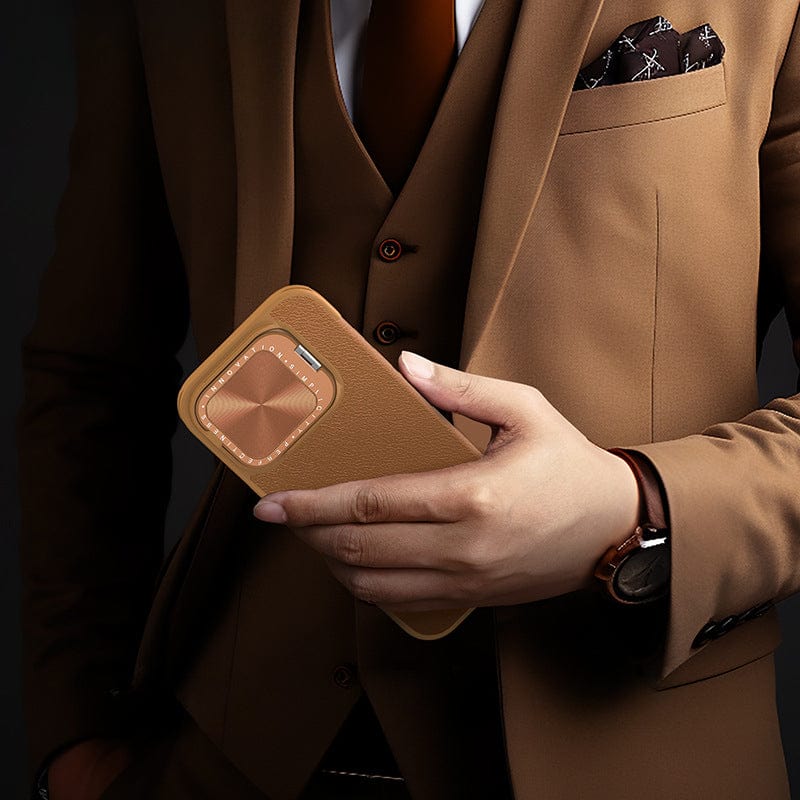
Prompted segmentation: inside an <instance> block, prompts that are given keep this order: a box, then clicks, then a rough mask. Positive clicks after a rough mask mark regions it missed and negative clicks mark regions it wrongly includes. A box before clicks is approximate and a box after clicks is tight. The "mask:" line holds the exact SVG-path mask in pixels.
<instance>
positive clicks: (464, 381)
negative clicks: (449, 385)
mask: <svg viewBox="0 0 800 800" xmlns="http://www.w3.org/2000/svg"><path fill="white" fill-rule="evenodd" d="M453 391H454V392H455V394H456V397H457V398H458V399H459V400H462V401H470V400H473V399H475V396H476V394H477V384H476V381H475V380H474V379H473V378H472V376H471V375H470V374H469V373H467V372H464V373H461V374H459V376H458V377H457V378H456V381H455V385H454V386H453Z"/></svg>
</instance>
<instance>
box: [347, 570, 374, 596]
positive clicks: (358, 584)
mask: <svg viewBox="0 0 800 800" xmlns="http://www.w3.org/2000/svg"><path fill="white" fill-rule="evenodd" d="M348 588H349V590H350V592H351V594H352V595H353V597H355V598H357V599H358V600H361V601H363V602H365V603H376V602H377V600H378V596H377V594H376V592H375V585H374V583H373V581H372V579H371V578H370V577H369V575H368V574H367V573H366V572H365V571H364V570H359V571H358V572H356V573H354V574H353V576H352V577H351V578H350V585H349V587H348Z"/></svg>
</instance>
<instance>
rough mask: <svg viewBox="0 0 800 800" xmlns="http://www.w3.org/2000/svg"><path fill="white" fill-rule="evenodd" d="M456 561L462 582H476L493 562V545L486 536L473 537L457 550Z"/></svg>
mask: <svg viewBox="0 0 800 800" xmlns="http://www.w3.org/2000/svg"><path fill="white" fill-rule="evenodd" d="M458 561H459V565H460V566H461V568H462V572H463V575H462V578H463V580H467V581H469V580H472V579H474V580H478V578H479V577H480V575H481V574H482V573H483V572H484V571H485V570H486V569H488V568H489V566H490V565H491V564H492V563H493V561H494V543H493V542H492V540H491V539H490V538H489V537H487V536H473V537H471V538H470V539H467V540H466V541H465V542H464V543H463V545H462V546H461V548H460V549H459V553H458Z"/></svg>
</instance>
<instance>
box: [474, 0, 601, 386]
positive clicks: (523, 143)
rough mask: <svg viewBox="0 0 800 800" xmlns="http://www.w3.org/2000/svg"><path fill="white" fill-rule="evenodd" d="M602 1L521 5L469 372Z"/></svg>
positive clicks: (480, 247)
mask: <svg viewBox="0 0 800 800" xmlns="http://www.w3.org/2000/svg"><path fill="white" fill-rule="evenodd" d="M602 6H603V0H573V2H570V3H553V2H549V1H548V0H523V2H522V7H521V9H520V16H519V21H518V23H517V29H516V32H515V34H514V39H513V42H512V45H511V52H510V53H509V58H508V64H507V67H506V74H505V77H504V79H503V86H502V89H501V93H500V98H499V101H498V106H497V114H496V117H495V128H494V133H493V136H492V142H491V147H490V151H489V160H488V164H487V170H486V180H485V183H484V193H483V200H482V205H481V213H480V218H479V221H478V230H477V239H476V243H475V254H474V257H473V263H472V270H471V273H470V282H469V289H468V293H467V304H466V311H465V319H464V333H463V337H462V344H461V359H460V366H461V369H465V370H469V368H470V365H471V363H472V361H473V358H474V356H475V354H476V350H477V347H478V344H479V343H480V341H481V338H482V335H483V333H484V332H485V331H486V330H487V328H488V327H489V323H490V321H491V319H492V316H493V315H494V313H495V311H496V308H497V305H498V298H499V297H500V296H501V294H502V292H503V289H504V286H505V283H506V280H507V279H508V275H509V273H510V272H511V269H512V267H513V265H514V261H515V259H516V256H517V252H518V250H519V245H520V242H521V240H522V236H523V234H524V233H525V229H526V228H527V226H528V222H529V221H530V218H531V216H532V214H533V211H534V209H535V207H536V201H537V200H538V198H539V194H540V192H541V188H542V184H543V183H544V178H545V175H546V172H547V167H548V165H549V164H550V159H551V158H552V155H553V150H554V149H555V145H556V140H557V137H558V132H559V128H560V126H561V119H562V117H563V116H564V112H565V110H566V106H567V102H568V101H569V97H570V92H571V91H572V86H573V83H574V80H575V76H576V75H577V73H578V70H579V68H580V64H581V59H582V57H583V54H584V52H585V50H586V45H587V43H588V41H589V37H590V36H591V33H592V30H593V28H594V26H595V23H596V21H597V17H598V16H599V14H600V10H601V8H602Z"/></svg>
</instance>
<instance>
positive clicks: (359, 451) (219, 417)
mask: <svg viewBox="0 0 800 800" xmlns="http://www.w3.org/2000/svg"><path fill="white" fill-rule="evenodd" d="M298 346H299V348H298ZM178 413H179V414H180V417H181V419H182V420H183V422H184V423H185V424H186V426H187V427H188V428H189V430H190V431H191V432H192V433H193V434H194V435H195V436H197V437H198V438H199V439H200V441H201V442H203V444H205V445H206V447H208V448H209V449H210V450H211V451H212V452H213V453H214V454H215V455H216V456H218V457H219V458H220V459H221V460H222V461H223V462H224V463H225V464H226V465H227V466H229V467H230V469H231V470H233V471H234V472H235V473H236V474H237V475H238V476H239V477H240V478H241V479H242V480H243V481H245V483H247V484H248V485H249V486H250V487H251V488H252V489H253V491H254V492H256V494H258V495H259V496H260V497H263V496H264V495H266V494H269V493H271V492H277V491H280V490H283V489H307V488H319V487H321V486H328V485H331V484H334V483H343V482H345V481H350V480H358V479H362V478H373V477H378V476H382V475H390V474H394V473H402V472H424V471H428V470H434V469H440V468H442V467H447V466H451V465H454V464H459V463H463V462H466V461H470V460H475V459H478V458H480V457H481V452H480V451H479V450H478V449H477V448H476V447H475V445H473V444H472V442H471V441H470V440H469V439H467V437H466V436H465V435H464V434H463V433H461V431H459V430H458V429H457V428H455V427H454V426H453V425H451V424H450V423H449V422H448V421H447V420H446V419H445V418H444V417H443V416H442V415H441V414H440V413H439V412H438V411H437V410H436V409H435V408H434V407H433V406H432V405H431V404H430V403H428V401H427V400H425V398H424V397H423V396H422V395H421V394H420V393H419V392H417V390H416V389H415V388H414V387H413V386H412V385H411V384H410V383H409V382H408V381H407V380H406V379H405V378H404V377H403V376H402V374H401V373H400V372H399V371H398V370H396V369H395V368H394V367H393V366H392V365H391V364H390V363H389V362H388V361H387V360H386V359H385V358H384V357H383V356H382V355H381V354H380V353H378V352H377V351H376V350H375V348H374V347H373V346H372V345H371V344H370V343H369V342H368V341H367V340H366V339H364V337H362V336H361V334H360V333H359V332H358V331H357V330H356V329H355V328H353V326H352V325H350V324H349V323H348V322H347V321H346V320H345V319H344V318H343V317H342V316H341V314H340V313H339V312H338V311H337V310H336V309H335V308H334V307H333V306H332V305H331V304H330V303H329V302H328V301H327V300H325V298H324V297H322V295H320V294H319V293H317V292H315V291H314V290H313V289H311V288H310V287H308V286H302V285H299V284H290V285H287V286H284V287H283V288H281V289H279V290H278V291H276V292H273V293H272V294H271V295H270V296H269V297H268V298H267V299H266V300H264V302H263V303H262V304H261V305H260V306H259V307H258V308H257V309H256V310H255V311H254V312H253V313H252V314H251V315H250V316H249V317H247V319H245V320H244V322H242V324H241V325H239V326H238V327H237V328H236V329H235V330H234V331H233V333H231V335H230V336H229V337H228V338H227V339H225V341H224V342H222V344H221V345H220V346H219V347H218V348H217V349H216V350H214V352H213V353H212V354H211V355H210V356H209V357H208V358H207V359H206V360H205V361H204V362H203V363H202V364H201V365H200V366H199V367H198V368H197V369H196V370H195V371H194V372H192V374H191V375H189V377H188V378H187V379H186V381H185V382H184V384H183V386H182V387H181V390H180V392H179V395H178ZM472 610H473V609H471V608H470V609H444V610H435V611H425V612H413V613H412V612H409V613H403V614H393V613H391V612H389V611H386V612H385V613H387V614H388V615H389V616H390V617H391V618H392V619H393V620H394V621H395V622H396V623H397V624H398V625H399V626H400V627H401V628H402V629H403V630H404V631H406V632H407V633H409V634H411V635H412V636H415V637H417V638H419V639H437V638H440V637H442V636H445V635H447V634H448V633H450V632H451V631H453V630H454V629H455V628H456V627H457V626H458V625H459V623H461V622H462V621H463V620H464V619H465V618H466V617H467V615H468V614H469V613H470V612H471V611H472Z"/></svg>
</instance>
